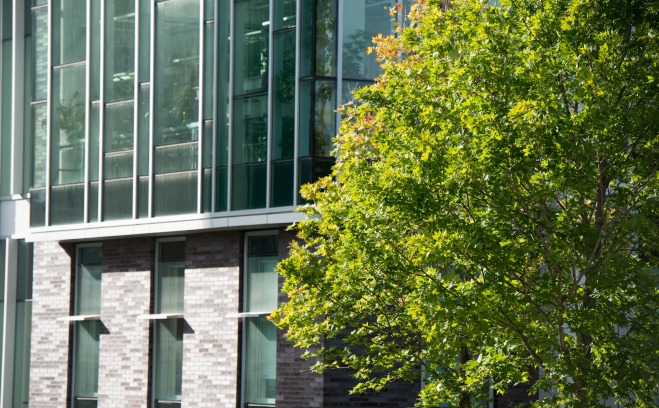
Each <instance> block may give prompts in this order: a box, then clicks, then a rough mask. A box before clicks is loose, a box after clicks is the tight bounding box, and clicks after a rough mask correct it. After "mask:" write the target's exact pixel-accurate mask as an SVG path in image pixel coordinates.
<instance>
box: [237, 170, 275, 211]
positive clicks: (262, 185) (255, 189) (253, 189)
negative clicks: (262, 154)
mask: <svg viewBox="0 0 659 408" xmlns="http://www.w3.org/2000/svg"><path fill="white" fill-rule="evenodd" d="M266 173H267V168H266V164H265V163H261V164H253V165H246V166H237V167H233V170H232V175H231V209H232V210H247V209H252V208H264V207H265V204H266V203H265V199H266V183H267V181H268V179H267V174H266Z"/></svg>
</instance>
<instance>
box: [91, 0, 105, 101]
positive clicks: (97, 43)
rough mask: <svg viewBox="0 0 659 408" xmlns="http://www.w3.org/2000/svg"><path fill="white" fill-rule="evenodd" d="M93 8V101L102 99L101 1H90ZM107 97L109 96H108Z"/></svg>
mask: <svg viewBox="0 0 659 408" xmlns="http://www.w3.org/2000/svg"><path fill="white" fill-rule="evenodd" d="M89 7H90V9H91V19H92V24H91V29H90V31H91V32H90V42H91V56H90V59H89V71H90V76H91V78H90V80H89V87H90V90H89V93H90V97H91V100H92V101H97V100H99V99H100V94H101V2H100V1H91V2H89ZM106 98H107V97H106Z"/></svg>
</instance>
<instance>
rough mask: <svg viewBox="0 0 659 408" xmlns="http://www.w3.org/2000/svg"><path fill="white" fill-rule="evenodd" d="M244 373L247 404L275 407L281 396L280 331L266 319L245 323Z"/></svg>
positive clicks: (252, 318)
mask: <svg viewBox="0 0 659 408" xmlns="http://www.w3.org/2000/svg"><path fill="white" fill-rule="evenodd" d="M243 370H244V372H245V377H244V382H243V385H244V390H243V392H244V398H245V403H246V404H272V406H274V403H275V398H276V394H277V380H276V378H277V329H276V328H275V325H274V324H272V322H270V321H269V320H268V319H267V318H265V317H250V318H247V319H245V362H244V367H243ZM254 406H262V405H254Z"/></svg>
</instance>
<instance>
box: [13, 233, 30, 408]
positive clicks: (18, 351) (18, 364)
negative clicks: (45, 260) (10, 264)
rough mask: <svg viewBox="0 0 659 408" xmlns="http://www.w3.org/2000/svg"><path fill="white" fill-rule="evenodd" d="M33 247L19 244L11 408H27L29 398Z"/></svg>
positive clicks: (22, 243)
mask: <svg viewBox="0 0 659 408" xmlns="http://www.w3.org/2000/svg"><path fill="white" fill-rule="evenodd" d="M33 255H34V246H33V244H31V243H27V242H25V241H24V240H19V241H18V251H17V258H18V262H17V268H16V271H17V278H16V312H15V313H16V316H15V327H14V330H15V337H14V369H13V377H14V386H13V394H12V407H14V408H21V407H27V406H28V402H29V397H30V393H29V390H30V343H31V337H32V336H31V328H32V262H33V261H32V259H33Z"/></svg>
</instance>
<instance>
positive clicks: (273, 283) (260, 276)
mask: <svg viewBox="0 0 659 408" xmlns="http://www.w3.org/2000/svg"><path fill="white" fill-rule="evenodd" d="M278 242H279V241H278V239H277V235H256V236H250V237H248V238H247V268H246V269H247V282H246V286H247V290H246V294H247V298H246V299H245V307H244V310H245V311H246V312H255V311H259V312H269V311H271V310H274V309H275V308H276V307H277V294H278V289H277V288H278V284H277V277H278V275H277V273H276V272H275V267H276V266H277V261H278Z"/></svg>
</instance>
